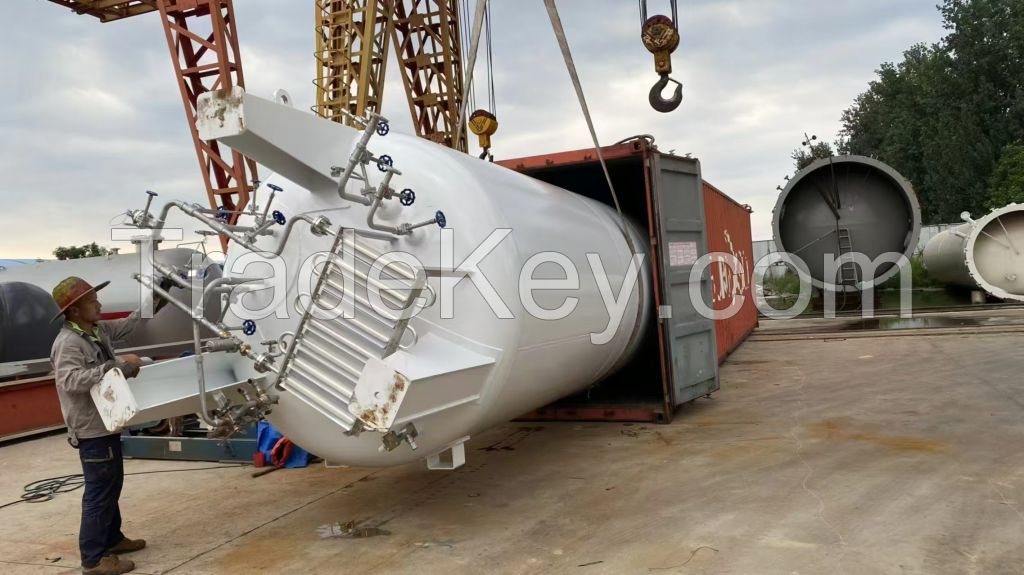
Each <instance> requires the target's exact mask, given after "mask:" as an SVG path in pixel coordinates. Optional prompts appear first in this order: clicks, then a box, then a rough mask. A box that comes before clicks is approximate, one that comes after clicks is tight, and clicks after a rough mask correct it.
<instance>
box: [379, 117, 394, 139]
mask: <svg viewBox="0 0 1024 575" xmlns="http://www.w3.org/2000/svg"><path fill="white" fill-rule="evenodd" d="M390 131H391V124H388V123H387V122H385V121H383V120H382V121H381V122H380V123H378V124H377V135H378V136H387V135H388V132H390Z"/></svg>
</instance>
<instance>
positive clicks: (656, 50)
mask: <svg viewBox="0 0 1024 575" xmlns="http://www.w3.org/2000/svg"><path fill="white" fill-rule="evenodd" d="M640 38H641V40H643V43H644V48H647V51H648V52H650V53H651V54H654V71H655V72H657V73H659V74H671V73H672V52H675V51H676V48H678V47H679V30H676V26H675V23H673V22H672V19H671V18H669V17H668V16H662V15H660V14H659V15H657V16H651V17H650V18H648V19H647V21H646V22H644V25H643V28H642V29H641V33H640Z"/></svg>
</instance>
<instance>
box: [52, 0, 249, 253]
mask: <svg viewBox="0 0 1024 575" xmlns="http://www.w3.org/2000/svg"><path fill="white" fill-rule="evenodd" d="M49 1H50V2H53V3H55V4H59V5H61V6H64V7H66V8H70V9H71V10H74V11H75V12H76V13H78V14H83V15H87V16H93V17H95V18H97V19H99V20H100V22H113V21H116V20H122V19H124V18H130V17H133V16H138V15H141V14H147V13H150V12H158V13H159V15H160V21H161V23H162V24H163V29H164V35H165V36H166V39H167V47H168V49H169V50H170V54H171V59H172V60H173V62H174V72H175V75H176V80H177V84H178V88H179V90H180V92H181V98H182V103H183V104H184V107H185V115H186V117H187V120H188V125H189V130H190V132H191V134H192V142H193V144H194V146H195V150H196V157H197V159H198V160H199V167H200V171H201V172H202V176H203V183H204V184H205V186H206V194H207V197H208V199H209V202H210V206H211V207H213V208H215V209H219V210H221V213H222V214H223V217H224V218H225V219H227V220H228V222H229V223H232V224H233V223H235V222H236V221H237V220H238V217H239V215H241V213H242V211H243V210H244V209H245V207H246V205H247V204H248V203H249V195H250V192H252V191H253V189H254V186H255V185H258V184H257V182H258V175H257V169H256V163H255V162H253V161H252V160H248V159H246V158H245V157H244V156H242V154H241V153H239V152H235V151H231V150H224V149H222V148H221V146H220V145H219V144H218V143H217V142H213V141H210V142H207V141H204V140H203V139H202V138H200V137H199V132H198V131H197V129H196V102H197V100H198V98H199V96H200V95H201V94H203V93H204V92H208V91H211V90H229V89H231V87H232V86H241V87H244V86H245V77H244V76H243V74H242V61H241V57H240V53H239V49H238V33H237V29H236V27H235V12H234V7H233V5H232V1H231V0H49ZM221 241H222V244H223V245H224V247H225V249H226V247H227V241H226V238H223V237H222V238H221Z"/></svg>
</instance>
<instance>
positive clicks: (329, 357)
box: [299, 340, 366, 378]
mask: <svg viewBox="0 0 1024 575" xmlns="http://www.w3.org/2000/svg"><path fill="white" fill-rule="evenodd" d="M304 343H305V344H306V345H304V346H303V347H302V349H300V350H299V352H300V353H302V354H303V356H305V357H307V358H309V359H315V360H317V361H319V362H320V363H322V364H324V366H326V367H327V368H328V369H330V370H331V371H334V372H337V373H338V374H340V375H344V376H346V377H355V378H358V377H359V372H360V369H362V368H361V367H356V366H355V365H352V364H350V363H348V362H347V361H344V360H343V359H342V358H339V357H337V355H336V354H335V353H332V351H331V349H328V347H325V346H323V345H321V344H320V343H318V342H313V341H308V340H307V341H305V342H304ZM329 347H332V348H335V349H339V350H341V351H343V352H345V353H346V354H347V355H350V356H352V359H354V360H355V361H356V362H357V363H362V364H364V365H365V364H366V360H365V359H362V358H360V357H358V356H357V355H356V354H354V353H352V352H351V351H348V350H346V349H344V348H340V347H338V346H334V345H331V346H329Z"/></svg>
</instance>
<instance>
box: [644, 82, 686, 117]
mask: <svg viewBox="0 0 1024 575" xmlns="http://www.w3.org/2000/svg"><path fill="white" fill-rule="evenodd" d="M669 82H672V83H673V84H675V85H676V89H675V92H673V93H672V97H671V98H665V97H663V96H662V95H661V92H662V90H664V89H665V87H666V86H668V83H669ZM648 100H649V101H650V102H651V107H652V108H654V109H655V110H657V111H659V112H661V113H663V114H667V113H669V112H671V111H672V110H675V109H676V108H678V107H679V104H681V103H682V102H683V85H682V83H680V82H679V81H677V80H673V79H672V78H670V77H669V75H668V74H662V75H661V79H660V80H658V81H657V82H655V84H654V86H652V87H651V93H650V95H649V96H648Z"/></svg>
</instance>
